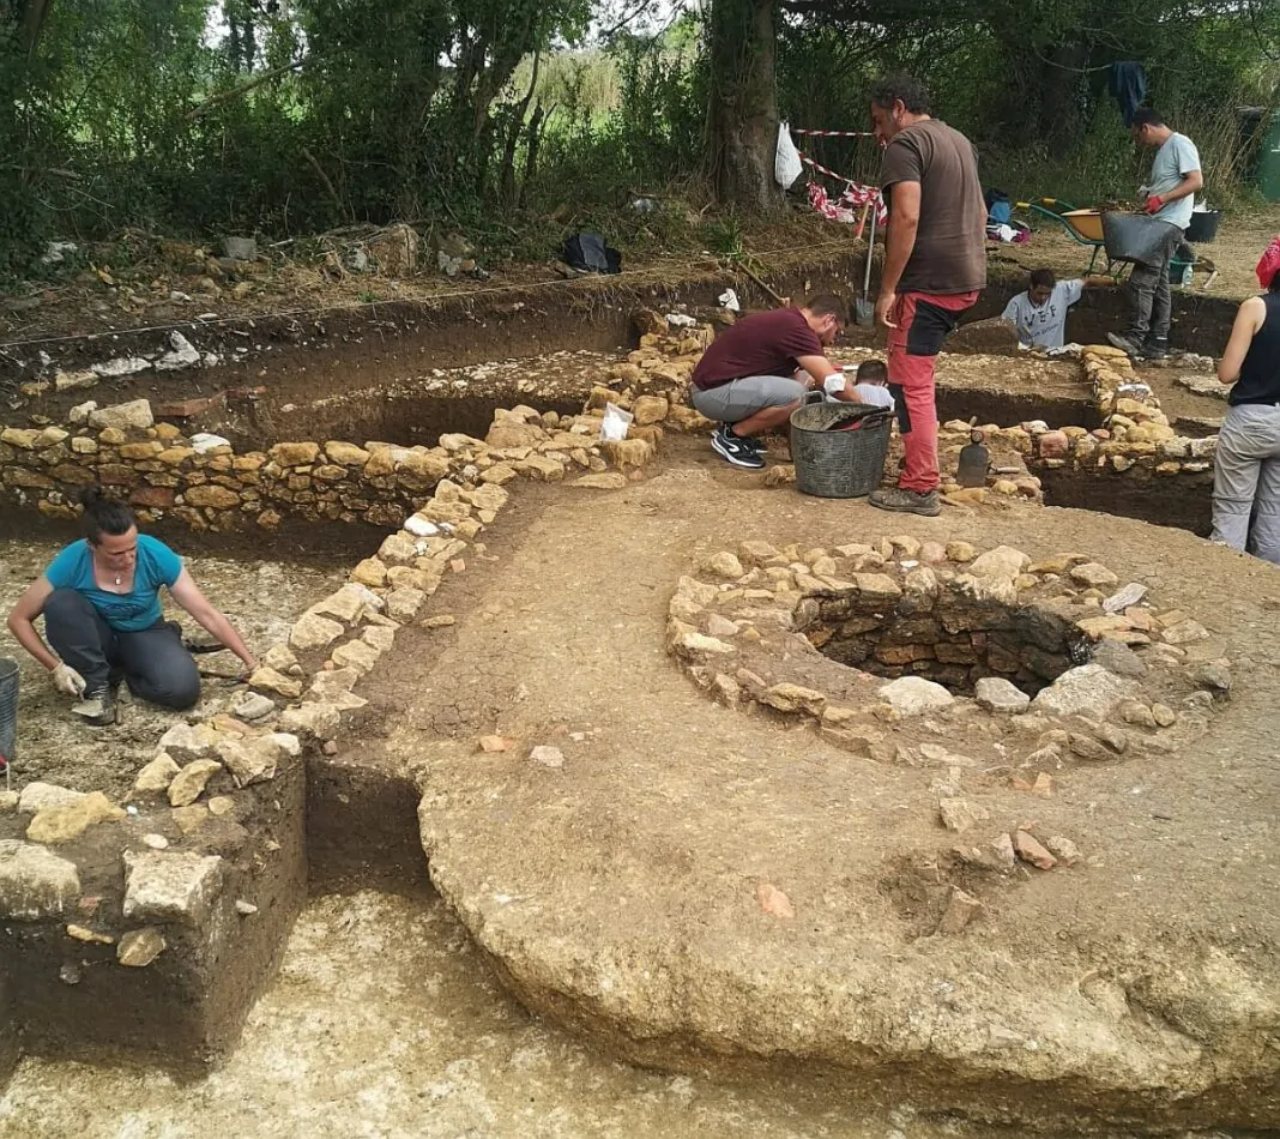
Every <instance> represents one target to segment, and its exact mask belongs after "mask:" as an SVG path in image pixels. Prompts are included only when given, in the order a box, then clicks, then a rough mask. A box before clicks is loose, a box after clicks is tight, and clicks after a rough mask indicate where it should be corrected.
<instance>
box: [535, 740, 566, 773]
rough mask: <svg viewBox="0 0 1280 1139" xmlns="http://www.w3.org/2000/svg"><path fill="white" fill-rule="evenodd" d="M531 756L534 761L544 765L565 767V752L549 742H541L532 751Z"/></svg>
mask: <svg viewBox="0 0 1280 1139" xmlns="http://www.w3.org/2000/svg"><path fill="white" fill-rule="evenodd" d="M529 758H530V759H531V760H533V762H534V763H540V764H542V765H543V766H544V767H563V766H564V752H562V751H561V750H560V749H559V748H558V747H550V746H549V745H547V744H539V745H538V746H537V747H535V748H534V749H533V750H532V751H531V752H530V753H529Z"/></svg>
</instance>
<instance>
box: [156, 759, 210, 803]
mask: <svg viewBox="0 0 1280 1139" xmlns="http://www.w3.org/2000/svg"><path fill="white" fill-rule="evenodd" d="M221 770H222V764H220V763H219V762H218V761H217V760H216V759H193V760H192V761H191V762H190V763H188V764H187V765H186V767H184V768H182V770H181V771H179V772H178V774H177V775H175V776H174V777H173V780H172V782H171V783H170V784H169V805H170V806H171V807H189V806H190V805H191V804H192V803H194V802H195V801H196V800H197V799H198V798H200V796H201V794H203V792H204V789H205V786H206V784H208V782H209V780H210V779H212V778H213V777H214V776H215V775H216V774H217V773H218V772H219V771H221Z"/></svg>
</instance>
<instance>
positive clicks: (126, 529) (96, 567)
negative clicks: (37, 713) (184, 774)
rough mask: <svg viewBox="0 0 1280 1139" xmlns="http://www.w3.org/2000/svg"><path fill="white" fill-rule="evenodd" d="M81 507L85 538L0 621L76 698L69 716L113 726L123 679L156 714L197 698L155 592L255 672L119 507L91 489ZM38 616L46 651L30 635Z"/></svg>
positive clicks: (227, 628) (217, 616)
mask: <svg viewBox="0 0 1280 1139" xmlns="http://www.w3.org/2000/svg"><path fill="white" fill-rule="evenodd" d="M81 501H82V502H83V504H84V517H83V526H84V535H85V536H84V538H82V539H81V540H80V541H78V542H73V543H72V544H71V545H69V546H67V547H66V548H65V549H64V550H62V551H61V552H60V553H59V554H58V556H57V557H55V558H54V559H53V561H52V562H50V563H49V568H48V569H46V570H45V572H44V573H43V574H42V575H41V576H40V577H39V578H38V579H37V580H36V581H34V582H32V584H31V585H29V586H28V587H27V589H26V591H25V592H24V593H23V594H22V596H21V597H20V598H18V603H17V604H16V605H15V606H14V607H13V611H12V612H11V613H10V614H9V631H10V632H11V633H12V634H13V635H14V637H16V638H17V640H18V643H19V644H20V645H21V646H22V647H23V648H24V649H26V650H27V652H29V653H30V654H31V655H32V656H33V657H35V658H36V660H38V661H39V662H40V663H41V664H42V665H44V667H45V668H47V669H48V670H49V674H50V677H51V679H52V681H53V684H54V686H55V687H56V688H57V689H58V691H59V692H62V693H63V694H64V695H67V696H70V697H73V698H78V699H79V701H80V702H79V703H78V704H76V705H75V707H74V708H73V709H72V711H73V712H74V713H75V714H76V715H77V716H79V717H80V719H81V720H83V721H84V722H85V723H87V724H93V725H95V726H99V727H101V726H104V725H107V724H112V723H115V720H116V708H115V696H114V686H115V685H118V683H119V682H120V680H122V679H123V680H124V681H126V682H127V683H128V685H129V690H130V692H132V693H133V694H134V695H135V696H138V697H140V698H142V699H143V700H149V701H150V702H151V703H153V704H159V705H161V706H163V707H165V708H173V709H177V710H181V709H184V708H190V707H191V706H192V705H194V704H195V703H196V701H198V700H199V699H200V674H199V672H198V671H197V670H196V662H195V661H194V660H193V659H192V657H191V654H190V653H189V652H187V650H186V649H185V648H184V647H183V644H182V634H181V630H180V629H179V626H178V625H177V623H176V622H172V621H165V620H164V619H163V617H162V616H161V609H160V588H161V586H165V587H167V588H168V590H169V592H170V594H171V596H172V597H173V599H174V600H175V601H176V602H177V603H178V604H179V605H181V606H182V608H183V609H185V610H186V611H187V612H188V613H190V614H191V616H192V618H193V619H194V620H195V621H196V622H197V623H198V624H199V625H200V626H201V628H203V629H205V630H206V631H207V632H209V633H210V634H212V635H213V636H214V637H216V638H217V639H218V641H219V642H220V643H221V644H223V645H225V646H226V647H227V648H229V649H230V650H231V651H232V652H233V653H235V654H236V656H238V657H239V658H240V659H241V660H242V661H243V662H244V665H245V668H246V669H247V670H252V669H254V668H256V667H257V662H256V661H255V660H254V657H253V654H252V653H251V652H250V651H249V650H248V648H246V647H245V644H244V642H243V641H242V640H241V639H240V635H239V634H238V633H237V632H236V631H235V629H234V628H233V627H232V625H231V622H230V621H228V620H227V619H226V617H224V616H223V615H222V614H221V613H219V612H218V610H217V609H215V608H214V607H213V606H212V605H210V604H209V602H208V601H207V600H206V599H205V596H204V594H203V593H201V592H200V589H199V587H198V586H197V585H196V583H195V582H194V581H192V580H191V574H190V573H189V572H188V571H187V570H186V568H185V567H184V566H183V564H182V559H181V558H179V557H178V555H177V554H175V553H174V552H173V551H172V550H171V549H169V547H168V546H166V545H165V544H164V543H163V542H160V541H158V540H157V539H155V538H152V537H150V536H149V535H146V534H139V533H138V527H137V524H136V522H135V521H134V517H133V513H132V512H131V511H130V510H129V508H128V507H127V506H124V505H123V504H121V503H118V502H112V501H110V500H109V499H104V498H103V497H102V496H101V493H100V492H99V491H98V490H97V489H96V488H90V489H89V490H87V491H86V492H85V493H84V495H83V496H82V499H81ZM41 614H43V615H44V622H45V636H46V637H47V638H48V641H49V645H51V646H52V648H53V652H50V651H49V646H47V645H46V644H45V642H44V640H43V639H42V638H41V636H40V633H39V631H38V630H37V629H36V627H35V620H36V618H37V617H39V616H40V615H41ZM54 653H56V654H57V655H56V656H55V655H54Z"/></svg>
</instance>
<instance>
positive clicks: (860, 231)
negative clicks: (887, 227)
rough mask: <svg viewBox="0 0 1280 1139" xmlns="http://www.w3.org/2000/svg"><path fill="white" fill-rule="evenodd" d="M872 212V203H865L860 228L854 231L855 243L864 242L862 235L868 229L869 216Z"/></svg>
mask: <svg viewBox="0 0 1280 1139" xmlns="http://www.w3.org/2000/svg"><path fill="white" fill-rule="evenodd" d="M870 212H871V202H870V201H866V202H863V203H862V216H861V217H860V218H859V219H858V228H857V229H856V230H855V231H854V234H853V240H854V241H861V240H862V234H863V232H864V231H865V230H866V228H867V214H869V213H870Z"/></svg>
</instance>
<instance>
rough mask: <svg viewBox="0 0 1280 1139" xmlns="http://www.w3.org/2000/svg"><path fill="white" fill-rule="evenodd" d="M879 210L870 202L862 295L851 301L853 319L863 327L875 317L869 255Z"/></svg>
mask: <svg viewBox="0 0 1280 1139" xmlns="http://www.w3.org/2000/svg"><path fill="white" fill-rule="evenodd" d="M879 212H880V211H879V209H878V208H877V206H876V203H875V202H872V203H871V229H870V231H869V232H868V235H867V271H866V275H865V276H864V277H863V280H862V296H860V297H859V298H858V299H857V300H856V301H854V302H853V319H854V320H856V321H857V322H858V323H859V324H860V325H862V326H863V327H864V328H870V327H871V326H872V325H873V324H874V323H875V319H876V306H875V305H874V304H873V303H872V301H871V255H872V253H874V252H875V248H876V214H878V213H879Z"/></svg>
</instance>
